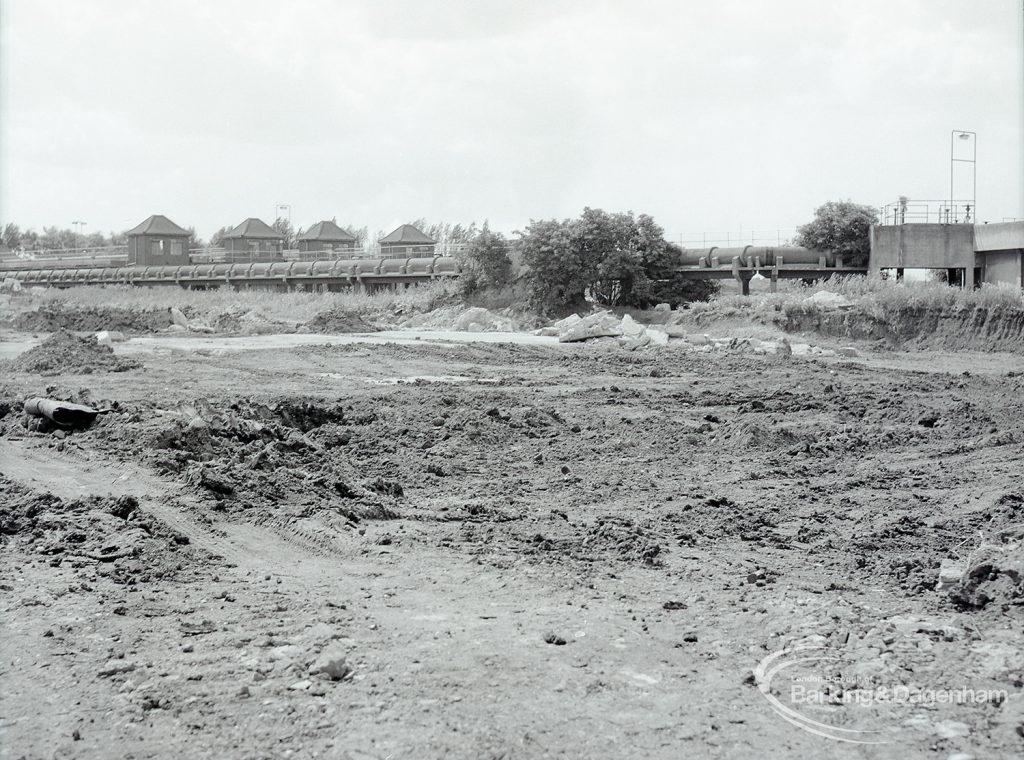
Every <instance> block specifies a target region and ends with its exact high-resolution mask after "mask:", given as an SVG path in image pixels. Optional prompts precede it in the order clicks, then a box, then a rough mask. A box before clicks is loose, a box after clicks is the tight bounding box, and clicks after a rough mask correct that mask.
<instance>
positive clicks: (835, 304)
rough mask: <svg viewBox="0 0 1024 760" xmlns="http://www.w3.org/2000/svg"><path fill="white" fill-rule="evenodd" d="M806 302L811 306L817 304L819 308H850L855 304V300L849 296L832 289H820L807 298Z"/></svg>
mask: <svg viewBox="0 0 1024 760" xmlns="http://www.w3.org/2000/svg"><path fill="white" fill-rule="evenodd" d="M804 303H805V304H807V305H809V306H817V307H818V308H819V309H849V308H850V307H851V306H853V301H851V300H850V299H849V298H847V297H846V296H841V295H839V294H838V293H833V292H832V291H830V290H819V291H818V292H817V293H815V294H814V295H813V296H810V297H809V298H805V299H804Z"/></svg>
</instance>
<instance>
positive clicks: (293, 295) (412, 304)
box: [17, 280, 458, 322]
mask: <svg viewBox="0 0 1024 760" xmlns="http://www.w3.org/2000/svg"><path fill="white" fill-rule="evenodd" d="M457 293H458V285H457V283H455V282H454V281H449V280H435V281H433V282H429V283H423V284H421V285H418V286H416V287H410V288H407V289H401V290H395V291H390V290H388V291H380V292H376V293H352V292H343V293H306V292H300V291H291V292H286V293H284V292H275V291H270V290H232V289H231V288H218V289H215V290H183V289H180V288H172V287H166V288H137V287H131V286H116V285H114V286H105V287H96V286H83V287H76V288H67V289H63V290H60V289H56V288H47V289H45V290H36V289H33V290H29V291H26V292H23V293H21V294H18V296H17V297H18V299H19V300H20V301H22V302H23V303H22V304H21V305H22V306H23V307H28V308H38V307H45V306H59V307H63V308H68V309H75V308H77V309H101V308H114V309H132V310H138V311H148V310H158V309H159V310H165V309H170V308H171V307H172V306H176V307H177V308H179V309H181V310H182V311H184V312H186V313H188V314H189V315H192V316H199V317H206V318H210V319H213V318H215V317H217V316H220V315H225V314H237V315H242V314H247V313H254V315H255V316H259V317H262V318H263V319H265V320H267V321H280V322H307V321H308V320H310V319H312V318H313V317H315V316H316V315H317V314H320V313H322V312H326V311H334V312H341V313H352V314H359V315H360V316H363V317H365V318H367V319H381V318H385V317H388V316H401V315H407V314H413V313H417V312H422V311H431V310H433V309H435V308H437V307H438V306H442V305H444V304H447V303H451V302H453V301H454V300H455V299H456V297H457Z"/></svg>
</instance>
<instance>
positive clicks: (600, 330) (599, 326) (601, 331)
mask: <svg viewBox="0 0 1024 760" xmlns="http://www.w3.org/2000/svg"><path fill="white" fill-rule="evenodd" d="M619 335H622V325H621V323H620V321H619V319H618V317H616V316H615V315H614V314H612V313H611V312H607V311H600V312H598V313H597V314H591V315H590V316H589V317H584V318H583V319H581V320H580V321H579V322H577V323H575V324H574V325H572V326H571V327H569V328H567V329H566V330H563V331H562V332H561V333H559V335H558V342H559V343H573V342H576V341H581V340H589V339H590V338H601V337H605V336H607V337H612V338H615V337H618V336H619Z"/></svg>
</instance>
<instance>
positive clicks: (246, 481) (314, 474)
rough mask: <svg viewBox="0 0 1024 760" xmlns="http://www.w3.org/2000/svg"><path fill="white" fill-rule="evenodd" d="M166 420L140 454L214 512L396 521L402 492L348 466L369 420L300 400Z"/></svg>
mask: <svg viewBox="0 0 1024 760" xmlns="http://www.w3.org/2000/svg"><path fill="white" fill-rule="evenodd" d="M172 415H173V417H172V419H171V420H170V421H169V422H162V423H161V425H160V426H159V427H158V429H156V430H155V431H154V432H152V433H150V434H149V436H148V437H147V439H145V440H143V441H142V442H141V448H138V453H139V454H141V455H142V456H145V457H148V458H149V459H150V460H151V461H152V463H153V464H154V465H156V466H157V468H158V469H159V470H160V471H162V472H164V473H166V474H173V475H177V476H179V477H181V478H182V479H183V480H185V481H186V482H187V483H189V484H190V485H192V486H193V487H194V488H195V489H196V490H197V491H198V492H199V493H200V494H203V495H204V496H206V497H209V498H211V499H212V500H213V501H214V502H215V504H216V507H217V508H218V509H221V510H225V511H247V510H251V509H252V508H254V507H256V508H258V507H275V508H276V507H280V506H287V507H288V509H289V512H290V513H291V514H297V515H306V516H308V515H309V514H311V513H312V512H313V511H325V512H333V513H336V514H339V515H342V516H343V517H345V518H346V519H348V520H350V521H351V522H353V523H355V522H358V521H359V520H360V519H371V518H378V519H380V518H385V519H386V518H392V517H395V516H396V515H397V514H398V510H397V503H398V500H399V499H400V498H401V496H402V495H403V492H402V488H401V486H400V484H397V483H388V484H387V486H388V487H382V485H381V483H382V482H384V481H381V480H380V479H379V477H378V478H373V477H369V476H368V475H367V474H364V473H362V472H361V471H360V470H359V469H358V468H357V467H355V466H354V465H353V464H352V463H351V461H350V459H351V457H352V451H351V448H350V447H349V446H348V444H349V442H350V441H351V439H352V436H353V434H352V427H358V426H360V425H365V424H367V423H368V422H370V421H372V420H373V419H374V418H373V417H372V416H366V415H364V414H362V413H361V412H360V411H358V410H354V409H352V408H351V407H348V408H346V407H344V406H342V405H341V404H338V403H331V402H320V401H314V400H303V399H286V400H281V401H278V402H272V403H252V402H249V401H246V400H244V399H243V400H240V401H237V402H235V403H231V404H219V403H211V402H207V401H203V402H201V403H196V404H192V405H188V406H183V407H180V408H179V409H177V410H175V411H174V412H172V413H171V415H168V416H172ZM126 435H128V434H127V433H126ZM131 435H132V437H133V438H134V434H131ZM123 442H124V443H128V444H130V445H132V444H134V445H135V446H136V447H138V446H139V444H138V443H137V442H134V441H133V440H128V439H125V440H124V441H123Z"/></svg>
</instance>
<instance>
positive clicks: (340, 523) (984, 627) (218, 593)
mask: <svg viewBox="0 0 1024 760" xmlns="http://www.w3.org/2000/svg"><path fill="white" fill-rule="evenodd" d="M9 337H11V338H12V339H14V338H17V336H9ZM118 350H121V349H118ZM142 364H143V366H142V368H140V369H132V370H128V371H124V372H118V373H111V372H102V371H97V372H92V373H89V374H79V375H70V374H62V375H60V376H59V377H53V376H42V375H37V374H30V373H25V372H21V371H15V370H14V369H13V368H12V366H11V365H7V366H6V367H5V369H4V371H3V376H4V381H3V383H2V388H0V412H2V413H4V414H3V416H2V417H0V472H2V475H3V478H2V479H0V510H2V512H0V531H2V541H3V543H2V551H3V553H4V560H5V561H4V563H3V566H2V570H0V604H2V605H3V610H4V615H3V625H4V631H3V634H2V637H0V663H2V665H0V668H2V673H0V678H2V688H0V732H2V733H0V757H11V758H18V757H28V758H36V757H39V758H50V757H89V758H107V757H135V758H141V757H211V758H212V757H217V758H222V757H232V758H234V757H239V758H277V757H338V758H353V759H362V758H381V759H383V758H422V757H465V758H534V757H567V758H568V757H571V758H576V757H601V758H622V757H665V758H679V757H744V758H746V757H794V756H801V757H825V756H829V757H842V758H846V757H849V758H867V757H896V756H899V757H913V758H916V757H925V758H951V757H960V758H963V757H964V756H973V757H977V758H982V757H986V758H987V757H1019V756H1021V755H1022V754H1024V648H1022V644H1024V607H1022V604H1024V586H1022V583H1024V576H1021V575H1020V574H1015V573H1016V570H1015V568H1019V565H1014V562H1015V561H1016V562H1018V563H1019V560H1020V542H1021V539H1022V537H1024V484H1022V481H1021V464H1020V463H1021V461H1022V458H1024V432H1022V423H1021V420H1022V419H1024V374H1022V373H1021V370H1022V369H1024V367H1022V366H1021V362H1020V355H1019V354H1018V355H1010V354H993V353H987V354H962V353H961V354H942V353H915V354H913V355H905V354H900V353H894V352H884V353H878V352H866V353H864V355H862V356H860V357H858V358H855V359H844V358H833V359H821V358H802V357H776V356H760V355H752V354H736V353H729V352H726V353H722V354H700V353H694V352H691V351H687V350H684V349H683V348H682V347H681V346H679V345H677V344H675V343H672V344H670V345H669V346H668V347H667V348H665V349H660V350H647V351H639V352H635V353H627V352H624V351H622V350H620V349H618V348H616V347H608V346H594V345H558V346H514V345H495V344H465V345H454V344H446V343H424V344H423V345H361V344H353V345H334V346H303V347H297V348H292V349H275V350H272V351H270V350H263V351H242V352H232V353H218V352H212V353H211V352H209V351H204V352H203V353H197V352H192V351H187V350H186V351H182V350H175V351H174V352H158V353H153V354H146V355H144V356H142ZM403 378H419V379H416V380H408V381H403ZM424 378H427V379H424ZM430 378H433V379H430ZM32 395H48V396H51V397H59V398H65V399H67V400H75V401H80V402H87V403H92V404H93V405H95V406H96V407H98V408H100V409H102V410H103V411H104V414H102V415H101V416H100V417H99V419H98V421H97V422H96V424H94V425H93V427H92V428H90V429H88V430H85V431H80V432H72V433H70V434H68V433H65V432H64V431H53V432H46V433H44V432H38V431H30V430H29V429H27V428H26V427H24V426H23V424H22V422H23V421H22V415H21V413H20V401H21V400H22V399H23V398H25V397H26V396H32ZM979 558H984V560H985V561H984V562H980V561H979ZM943 560H960V561H965V562H967V564H968V566H970V567H975V568H979V567H980V568H982V569H981V570H978V571H977V572H975V573H974V575H973V576H972V577H971V578H969V579H968V580H967V582H965V583H963V584H956V585H955V587H954V588H952V589H948V588H947V589H943V590H936V583H937V580H938V574H939V568H940V564H941V563H942V561H943ZM796 643H803V644H807V645H813V646H815V647H817V648H818V649H817V650H816V651H819V652H826V653H828V654H829V655H830V656H834V657H835V658H836V659H835V661H834V662H835V663H839V664H836V665H833V666H832V668H833V670H836V669H838V670H842V671H843V672H844V673H845V674H850V673H855V674H856V675H858V676H863V677H864V678H868V679H870V680H871V682H872V683H874V684H876V685H882V686H886V687H893V686H900V685H902V686H905V687H914V688H921V689H932V690H941V689H957V688H971V689H977V690H981V689H984V690H987V691H991V692H992V693H997V694H1000V695H1001V696H999V697H997V698H995V699H992V700H990V701H986V702H982V703H978V702H974V703H969V704H949V703H943V702H938V701H925V702H920V703H916V704H903V703H900V704H884V705H879V704H873V705H869V706H863V707H857V706H856V705H844V704H839V703H837V702H835V701H833V702H832V703H830V704H829V705H825V706H822V707H820V708H818V709H817V710H814V711H812V712H811V713H810V714H811V715H812V717H813V719H814V720H815V721H817V723H815V724H814V725H825V726H829V727H833V728H835V729H838V730H839V731H838V733H837V732H836V731H831V732H829V731H822V730H817V732H815V731H811V730H806V728H807V726H808V725H810V724H808V723H807V722H806V721H804V720H797V721H794V722H788V721H787V719H786V716H785V715H784V714H780V712H777V711H776V710H775V709H773V704H772V703H771V702H770V701H769V699H768V698H767V696H769V695H775V696H781V695H784V694H788V693H789V692H790V685H789V684H788V683H787V684H782V685H780V682H781V679H782V677H781V676H779V677H777V678H776V679H775V680H774V681H773V682H771V683H766V678H765V672H764V670H763V668H762V669H759V664H760V663H762V661H764V660H765V658H767V657H769V656H770V655H772V654H773V653H775V652H778V651H780V650H783V649H785V648H787V647H790V646H792V645H794V644H796ZM790 717H791V716H790ZM794 723H801V725H802V726H804V727H803V728H801V727H798V726H797V725H794ZM812 727H813V726H812ZM843 729H846V730H847V733H843V732H842V731H843ZM862 731H874V732H876V733H870V734H865V733H861V732H862ZM837 735H838V736H840V737H842V738H846V739H852V740H854V741H853V742H851V741H847V742H840V741H836V740H835V738H829V737H835V736H837ZM860 741H878V742H885V743H881V744H861V743H854V742H860Z"/></svg>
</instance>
